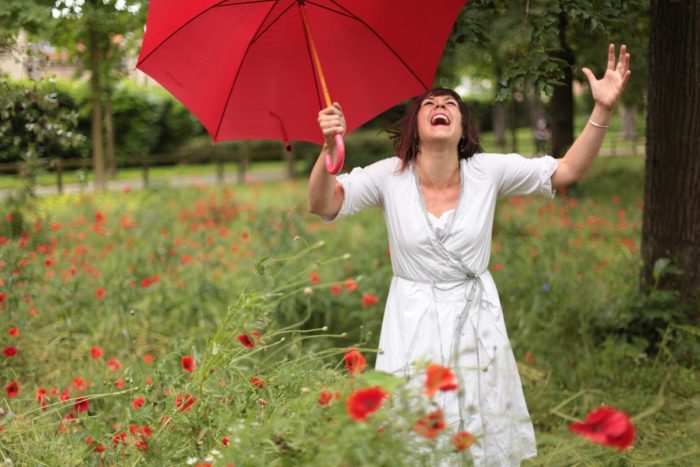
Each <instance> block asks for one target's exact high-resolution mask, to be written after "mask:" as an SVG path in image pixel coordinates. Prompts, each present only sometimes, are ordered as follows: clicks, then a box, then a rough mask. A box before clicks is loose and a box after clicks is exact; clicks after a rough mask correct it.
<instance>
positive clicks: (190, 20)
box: [136, 0, 276, 68]
mask: <svg viewBox="0 0 700 467" xmlns="http://www.w3.org/2000/svg"><path fill="white" fill-rule="evenodd" d="M226 1H227V0H221V1H220V2H219V3H216V4H214V5H212V6H210V7H209V8H206V9H204V10H202V11H201V12H199V13H197V14H196V15H195V16H193V17H192V18H190V19H188V20H187V21H186V22H185V23H184V24H183V25H182V26H180V27H179V28H177V29H176V30H175V31H173V32H172V33H170V35H168V37H166V38H165V39H163V40H162V41H161V42H160V44H158V45H157V46H155V47H154V48H153V50H151V51H150V52H149V53H148V55H146V56H145V57H143V59H141V60H139V62H138V63H137V64H136V68H138V67H139V66H141V65H143V62H145V61H146V60H148V59H149V58H150V57H151V55H153V54H154V53H155V52H156V51H157V50H158V49H160V47H161V46H162V45H164V44H165V43H166V42H168V41H169V40H170V39H172V37H173V36H175V34H177V33H178V32H180V31H181V30H182V29H183V28H185V27H186V26H187V25H188V24H190V23H191V22H193V21H195V20H196V19H197V18H199V17H200V16H202V15H204V14H206V13H208V12H209V11H211V10H213V9H214V8H220V7H225V6H237V5H243V4H246V3H265V2H273V1H276V0H250V1H247V2H241V3H231V4H227V5H223V3H225V2H226Z"/></svg>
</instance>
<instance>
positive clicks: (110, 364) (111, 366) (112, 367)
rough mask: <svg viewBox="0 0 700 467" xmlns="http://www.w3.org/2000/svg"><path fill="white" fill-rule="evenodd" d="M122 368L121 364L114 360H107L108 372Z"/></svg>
mask: <svg viewBox="0 0 700 467" xmlns="http://www.w3.org/2000/svg"><path fill="white" fill-rule="evenodd" d="M121 367H122V363H121V362H120V361H119V360H118V359H116V358H110V359H109V360H107V368H108V369H109V371H118V370H119V368H121Z"/></svg>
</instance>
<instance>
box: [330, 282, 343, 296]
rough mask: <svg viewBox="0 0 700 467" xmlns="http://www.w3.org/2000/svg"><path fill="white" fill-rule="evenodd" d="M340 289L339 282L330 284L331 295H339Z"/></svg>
mask: <svg viewBox="0 0 700 467" xmlns="http://www.w3.org/2000/svg"><path fill="white" fill-rule="evenodd" d="M342 291H343V288H342V287H341V286H340V285H339V284H334V285H331V295H333V296H334V297H337V296H338V295H340V292H342Z"/></svg>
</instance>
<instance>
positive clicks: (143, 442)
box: [134, 439, 148, 451]
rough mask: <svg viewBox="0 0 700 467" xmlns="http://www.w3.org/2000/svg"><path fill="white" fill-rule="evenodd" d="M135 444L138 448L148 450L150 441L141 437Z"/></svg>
mask: <svg viewBox="0 0 700 467" xmlns="http://www.w3.org/2000/svg"><path fill="white" fill-rule="evenodd" d="M134 446H136V447H137V448H139V449H141V450H143V451H148V442H146V440H144V439H140V440H138V441H136V442H135V443H134Z"/></svg>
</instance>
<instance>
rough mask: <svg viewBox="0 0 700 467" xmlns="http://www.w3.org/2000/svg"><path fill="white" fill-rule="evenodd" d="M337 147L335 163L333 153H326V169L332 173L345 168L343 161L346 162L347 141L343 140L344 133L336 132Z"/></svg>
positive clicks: (334, 173)
mask: <svg viewBox="0 0 700 467" xmlns="http://www.w3.org/2000/svg"><path fill="white" fill-rule="evenodd" d="M335 148H336V152H337V155H336V160H335V164H334V163H333V155H332V154H331V153H328V154H326V170H328V173H329V174H331V175H336V174H337V173H338V172H340V169H342V168H343V162H345V143H344V142H343V135H341V134H340V133H336V134H335Z"/></svg>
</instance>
